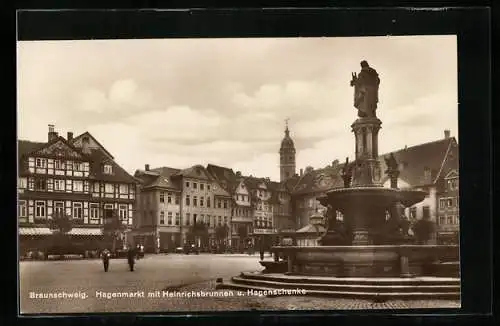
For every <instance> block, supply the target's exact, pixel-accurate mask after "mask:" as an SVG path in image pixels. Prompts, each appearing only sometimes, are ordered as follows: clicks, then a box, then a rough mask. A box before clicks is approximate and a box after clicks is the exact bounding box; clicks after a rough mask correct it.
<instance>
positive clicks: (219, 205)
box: [217, 199, 222, 208]
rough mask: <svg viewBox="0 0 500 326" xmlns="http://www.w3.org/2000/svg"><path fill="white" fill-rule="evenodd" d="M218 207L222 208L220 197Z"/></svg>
mask: <svg viewBox="0 0 500 326" xmlns="http://www.w3.org/2000/svg"><path fill="white" fill-rule="evenodd" d="M217 207H218V208H222V203H221V200H220V199H219V200H217Z"/></svg>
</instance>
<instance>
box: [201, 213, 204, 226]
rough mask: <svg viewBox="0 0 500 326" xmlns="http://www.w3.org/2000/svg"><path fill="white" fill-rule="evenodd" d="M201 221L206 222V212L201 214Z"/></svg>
mask: <svg viewBox="0 0 500 326" xmlns="http://www.w3.org/2000/svg"><path fill="white" fill-rule="evenodd" d="M200 223H203V224H205V214H201V215H200Z"/></svg>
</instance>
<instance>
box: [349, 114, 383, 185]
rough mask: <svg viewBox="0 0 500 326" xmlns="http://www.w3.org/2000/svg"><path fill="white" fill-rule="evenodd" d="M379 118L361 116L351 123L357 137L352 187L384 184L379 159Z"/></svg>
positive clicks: (380, 123)
mask: <svg viewBox="0 0 500 326" xmlns="http://www.w3.org/2000/svg"><path fill="white" fill-rule="evenodd" d="M381 125H382V121H380V120H379V119H378V118H359V119H357V120H356V121H354V123H353V124H352V125H351V128H352V131H353V132H354V136H355V139H356V142H355V143H356V162H355V165H354V167H353V171H352V183H351V186H352V187H373V186H379V187H381V186H382V169H381V167H380V162H379V161H378V132H379V130H380V128H381Z"/></svg>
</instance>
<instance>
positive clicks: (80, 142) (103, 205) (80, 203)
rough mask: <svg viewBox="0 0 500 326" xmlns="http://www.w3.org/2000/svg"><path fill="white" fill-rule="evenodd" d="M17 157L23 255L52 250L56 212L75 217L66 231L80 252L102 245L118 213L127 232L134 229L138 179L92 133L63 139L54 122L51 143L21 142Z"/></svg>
mask: <svg viewBox="0 0 500 326" xmlns="http://www.w3.org/2000/svg"><path fill="white" fill-rule="evenodd" d="M18 158H19V173H18V175H19V179H18V180H19V184H18V218H19V235H20V254H21V255H22V254H23V253H24V252H25V251H27V250H34V249H36V250H39V251H42V252H44V251H50V248H49V247H50V237H51V236H52V235H53V231H52V230H51V229H50V228H49V225H50V220H51V219H52V216H53V215H54V214H57V213H59V214H64V215H67V216H69V217H70V218H71V221H72V229H71V231H69V232H68V235H69V236H70V238H71V240H72V244H74V245H75V246H74V248H77V249H75V250H77V251H79V252H82V251H85V250H98V249H100V247H101V245H102V240H103V237H102V226H103V223H104V222H105V220H107V218H110V217H113V216H118V218H119V220H120V221H121V223H122V224H123V225H124V229H125V230H126V229H130V228H132V225H133V218H134V210H135V197H136V180H135V179H134V178H133V177H132V176H130V175H129V174H128V173H127V172H126V171H125V170H124V169H123V168H121V167H120V166H119V165H118V164H117V163H116V162H115V161H114V158H113V156H112V155H111V154H110V153H109V152H108V151H107V150H106V149H105V148H104V147H103V146H102V145H101V144H99V142H98V141H97V140H96V139H95V138H94V137H93V136H92V135H91V134H90V133H88V132H85V133H83V134H81V135H79V136H78V137H73V133H71V132H68V135H67V138H64V137H62V136H59V135H58V133H57V132H55V131H54V126H52V125H51V126H49V133H48V139H47V142H32V141H26V140H19V141H18ZM122 240H124V241H125V239H124V238H122Z"/></svg>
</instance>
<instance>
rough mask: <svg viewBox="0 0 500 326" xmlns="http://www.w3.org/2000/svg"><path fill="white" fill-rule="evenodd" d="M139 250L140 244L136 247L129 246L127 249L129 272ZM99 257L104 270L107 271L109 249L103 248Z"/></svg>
mask: <svg viewBox="0 0 500 326" xmlns="http://www.w3.org/2000/svg"><path fill="white" fill-rule="evenodd" d="M141 250H142V247H141V246H137V248H134V247H130V248H129V249H128V250H127V262H128V266H129V268H130V271H131V272H133V271H134V265H135V260H136V259H139V257H140V255H139V253H140V252H141ZM101 258H102V263H103V265H104V271H105V272H107V271H108V269H109V260H110V259H111V251H109V250H108V249H104V250H103V251H102V253H101Z"/></svg>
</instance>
